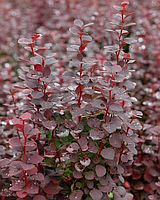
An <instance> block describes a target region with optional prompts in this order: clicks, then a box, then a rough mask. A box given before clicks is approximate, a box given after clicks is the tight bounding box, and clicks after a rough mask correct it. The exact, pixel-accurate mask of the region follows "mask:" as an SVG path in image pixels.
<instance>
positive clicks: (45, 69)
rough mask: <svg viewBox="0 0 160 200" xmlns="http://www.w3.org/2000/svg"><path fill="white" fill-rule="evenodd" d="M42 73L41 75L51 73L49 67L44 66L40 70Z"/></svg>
mask: <svg viewBox="0 0 160 200" xmlns="http://www.w3.org/2000/svg"><path fill="white" fill-rule="evenodd" d="M42 73H43V76H49V75H50V74H51V69H50V67H45V68H44V69H43V70H42Z"/></svg>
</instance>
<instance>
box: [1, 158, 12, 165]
mask: <svg viewBox="0 0 160 200" xmlns="http://www.w3.org/2000/svg"><path fill="white" fill-rule="evenodd" d="M10 162H11V160H10V159H8V158H4V159H0V167H3V166H7V165H9V164H10Z"/></svg>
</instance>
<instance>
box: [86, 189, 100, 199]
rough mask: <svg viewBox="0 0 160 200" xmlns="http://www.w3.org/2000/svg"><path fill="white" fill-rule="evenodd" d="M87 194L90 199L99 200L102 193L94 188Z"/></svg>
mask: <svg viewBox="0 0 160 200" xmlns="http://www.w3.org/2000/svg"><path fill="white" fill-rule="evenodd" d="M89 194H90V196H91V197H92V199H93V200H101V198H102V197H103V193H102V192H101V191H100V190H98V189H96V188H93V189H92V190H91V191H90V192H89Z"/></svg>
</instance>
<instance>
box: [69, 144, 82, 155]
mask: <svg viewBox="0 0 160 200" xmlns="http://www.w3.org/2000/svg"><path fill="white" fill-rule="evenodd" d="M79 148H80V146H79V145H78V144H77V143H76V142H73V143H71V144H70V145H69V146H68V147H67V148H66V150H67V151H68V152H69V153H76V152H78V149H79Z"/></svg>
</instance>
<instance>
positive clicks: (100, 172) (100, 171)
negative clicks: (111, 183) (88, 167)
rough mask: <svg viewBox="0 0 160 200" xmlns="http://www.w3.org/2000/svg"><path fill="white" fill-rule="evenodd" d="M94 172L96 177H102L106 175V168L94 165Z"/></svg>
mask: <svg viewBox="0 0 160 200" xmlns="http://www.w3.org/2000/svg"><path fill="white" fill-rule="evenodd" d="M95 171H96V174H97V176H98V177H102V176H104V175H105V174H106V172H107V171H106V168H105V167H104V166H102V165H96V167H95Z"/></svg>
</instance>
